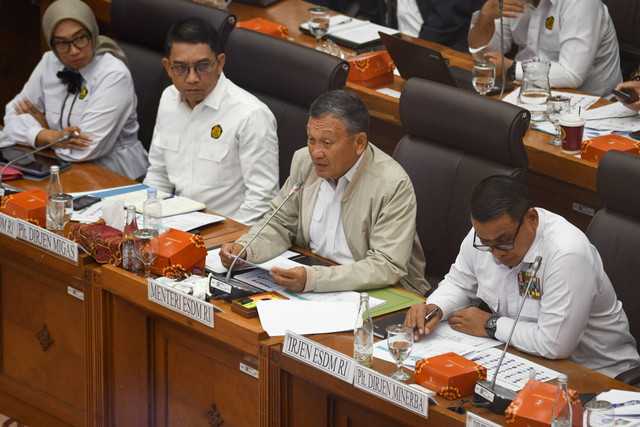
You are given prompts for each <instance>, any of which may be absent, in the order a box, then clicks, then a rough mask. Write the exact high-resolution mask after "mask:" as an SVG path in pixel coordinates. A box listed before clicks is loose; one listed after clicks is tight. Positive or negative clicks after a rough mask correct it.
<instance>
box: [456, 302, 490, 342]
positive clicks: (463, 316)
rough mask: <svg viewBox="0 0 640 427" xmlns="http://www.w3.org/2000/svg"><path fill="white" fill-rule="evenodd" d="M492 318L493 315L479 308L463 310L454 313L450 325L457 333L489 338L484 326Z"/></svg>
mask: <svg viewBox="0 0 640 427" xmlns="http://www.w3.org/2000/svg"><path fill="white" fill-rule="evenodd" d="M489 317H491V313H487V312H486V311H483V310H480V309H479V308H477V307H469V308H463V309H462V310H460V311H456V312H455V313H453V316H451V318H450V319H449V325H451V327H452V328H453V329H455V330H456V331H460V332H464V333H465V334H469V335H475V336H477V337H488V336H489V335H487V331H486V330H485V329H484V324H485V323H487V320H488V319H489Z"/></svg>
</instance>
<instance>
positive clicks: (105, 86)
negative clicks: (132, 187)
mask: <svg viewBox="0 0 640 427" xmlns="http://www.w3.org/2000/svg"><path fill="white" fill-rule="evenodd" d="M63 68H64V65H63V64H62V62H60V60H59V59H58V58H57V57H56V56H55V54H54V53H53V52H51V51H49V52H46V53H45V54H44V55H43V57H42V59H41V60H40V62H39V63H38V65H37V66H36V68H35V69H34V70H33V73H31V76H30V77H29V80H28V81H27V83H26V84H25V85H24V88H22V91H21V92H20V93H19V94H18V95H17V96H16V97H15V98H14V99H13V100H12V101H11V102H9V103H8V104H7V106H6V109H5V117H4V123H5V126H6V128H5V131H6V133H7V135H9V138H11V139H12V140H14V141H16V142H17V143H19V144H23V145H29V146H31V147H35V141H36V136H37V135H38V133H39V132H40V131H41V130H42V129H43V128H42V126H40V124H39V123H38V122H37V121H36V119H35V118H33V117H32V116H31V115H29V114H21V115H16V113H15V106H16V101H18V100H23V99H24V98H27V99H28V100H29V101H31V103H32V104H33V105H34V106H35V107H36V108H37V109H38V110H40V111H42V112H44V113H45V115H46V118H47V123H48V124H49V128H50V129H52V130H62V129H64V128H67V127H69V126H78V127H79V128H80V129H81V130H82V133H84V134H86V135H89V136H90V137H91V138H93V141H91V142H90V145H89V147H87V148H85V149H84V150H73V149H71V148H56V147H53V150H54V151H55V153H56V155H57V156H58V157H60V158H61V159H64V160H69V161H72V162H84V161H92V162H93V163H96V164H98V165H100V166H102V167H103V168H105V169H109V170H111V171H113V172H116V173H119V174H120V175H124V176H127V177H129V178H132V179H135V178H137V177H139V176H141V175H142V174H144V173H145V171H146V170H147V166H148V164H149V163H148V162H147V152H146V151H145V149H144V147H143V146H142V144H141V143H140V141H138V122H137V114H136V104H137V98H136V93H135V90H134V87H133V79H132V78H131V73H130V72H129V69H128V68H127V67H126V65H125V64H124V63H123V62H122V61H120V60H119V59H117V58H115V57H114V56H112V55H111V54H109V53H106V54H104V55H98V56H96V57H95V58H94V59H93V61H91V62H90V63H89V64H88V65H87V66H85V67H84V68H82V69H80V70H79V71H80V74H81V75H82V77H83V79H84V81H83V86H82V87H83V88H84V89H86V95H84V96H83V95H82V93H81V94H78V95H77V98H76V95H73V94H69V96H68V97H67V87H66V85H64V84H63V83H62V82H61V81H60V79H59V78H58V77H57V76H56V74H57V73H58V71H61V70H62V69H63ZM65 98H67V101H66V102H64V100H65ZM74 98H76V99H75V102H74ZM69 113H71V115H69ZM61 115H62V124H61V123H60V119H61V117H60V116H61Z"/></svg>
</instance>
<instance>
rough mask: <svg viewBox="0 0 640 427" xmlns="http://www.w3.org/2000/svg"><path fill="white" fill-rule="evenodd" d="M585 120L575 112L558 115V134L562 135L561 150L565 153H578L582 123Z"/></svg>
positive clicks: (582, 131) (582, 130) (582, 128)
mask: <svg viewBox="0 0 640 427" xmlns="http://www.w3.org/2000/svg"><path fill="white" fill-rule="evenodd" d="M586 122H587V120H586V119H585V118H584V117H582V116H577V115H575V114H566V115H564V116H562V117H560V120H558V124H559V125H560V134H561V137H562V151H563V152H565V153H567V154H578V153H579V152H580V146H581V145H582V135H583V134H584V124H585V123H586Z"/></svg>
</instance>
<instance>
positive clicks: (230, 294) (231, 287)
mask: <svg viewBox="0 0 640 427" xmlns="http://www.w3.org/2000/svg"><path fill="white" fill-rule="evenodd" d="M302 184H303V181H302V180H299V181H298V182H296V183H295V185H294V186H293V188H291V191H289V194H287V197H285V198H284V200H283V201H282V202H280V204H279V205H278V207H277V208H276V209H275V210H274V211H273V213H272V214H271V215H270V216H269V218H268V219H267V220H266V221H265V222H264V224H262V227H260V229H259V230H258V232H257V233H256V234H254V235H253V237H252V238H251V240H249V243H247V244H246V245H245V246H244V247H243V248H242V250H241V251H240V252H239V253H238V255H236V256H235V258H234V259H233V262H232V263H231V265H230V266H229V271H227V275H226V277H225V279H224V282H222V281H219V280H216V279H214V277H213V275H212V274H209V290H212V288H213V289H216V290H217V291H219V292H216V291H213V294H215V295H216V296H214V298H215V299H222V298H225V299H228V300H230V301H231V300H234V299H237V298H244V297H246V296H248V295H253V294H256V293H259V292H261V291H255V288H252V287H249V286H248V285H247V286H246V287H245V286H241V285H239V284H235V283H232V282H230V279H231V272H232V271H233V267H234V266H235V265H236V262H237V261H238V259H240V257H241V256H242V254H244V253H245V252H246V251H247V248H248V247H249V245H250V244H251V243H252V242H253V241H254V240H255V239H256V237H258V235H259V234H260V233H261V232H262V230H264V228H265V227H266V226H267V224H269V222H271V219H273V217H274V216H275V214H277V213H278V212H279V211H280V209H281V208H282V206H284V204H285V203H286V202H287V200H289V199H290V198H291V197H292V196H293V195H294V194H296V192H297V191H298V190H299V189H300V187H302ZM212 281H213V282H214V283H213V284H212Z"/></svg>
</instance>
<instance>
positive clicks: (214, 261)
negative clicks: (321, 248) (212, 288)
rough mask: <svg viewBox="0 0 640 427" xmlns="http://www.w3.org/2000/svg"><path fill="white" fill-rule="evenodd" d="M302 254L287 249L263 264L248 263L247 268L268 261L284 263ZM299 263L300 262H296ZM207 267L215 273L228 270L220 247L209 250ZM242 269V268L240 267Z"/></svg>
mask: <svg viewBox="0 0 640 427" xmlns="http://www.w3.org/2000/svg"><path fill="white" fill-rule="evenodd" d="M298 255H300V254H299V253H298V252H294V251H285V252H283V253H281V254H280V255H278V256H277V257H275V258H273V259H271V260H269V261H267V262H266V263H263V264H251V265H248V264H249V263H246V262H245V263H246V264H247V269H248V268H253V266H256V267H260V268H262V267H261V266H263V265H268V263H270V262H272V261H273V263H275V264H277V263H278V262H282V263H283V265H284V263H285V262H287V261H289V258H293V257H295V256H298ZM278 258H284V259H285V261H274V260H275V259H278ZM296 264H298V263H296ZM205 268H206V269H207V270H209V271H213V272H214V273H218V274H222V273H226V272H227V271H228V270H227V269H226V268H225V267H224V266H223V265H222V262H221V261H220V248H219V247H218V248H213V249H210V250H208V251H207V258H206V260H205ZM283 268H291V267H283ZM269 269H271V267H269ZM240 270H241V269H240ZM233 271H238V270H236V268H234V269H233Z"/></svg>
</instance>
